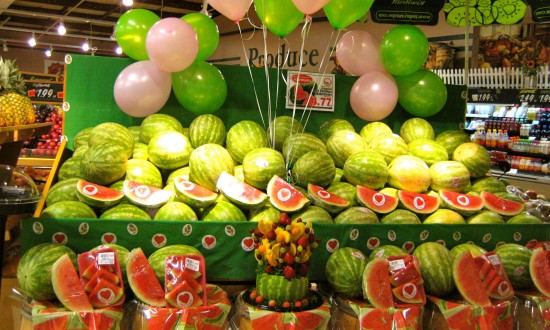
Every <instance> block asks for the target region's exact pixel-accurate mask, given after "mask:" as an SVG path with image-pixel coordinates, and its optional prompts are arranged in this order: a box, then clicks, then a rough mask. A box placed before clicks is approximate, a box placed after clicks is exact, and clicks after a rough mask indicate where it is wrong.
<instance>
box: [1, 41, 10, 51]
mask: <svg viewBox="0 0 550 330" xmlns="http://www.w3.org/2000/svg"><path fill="white" fill-rule="evenodd" d="M2 49H3V50H4V51H5V52H7V51H8V50H9V49H8V43H7V42H5V41H4V44H3V45H2Z"/></svg>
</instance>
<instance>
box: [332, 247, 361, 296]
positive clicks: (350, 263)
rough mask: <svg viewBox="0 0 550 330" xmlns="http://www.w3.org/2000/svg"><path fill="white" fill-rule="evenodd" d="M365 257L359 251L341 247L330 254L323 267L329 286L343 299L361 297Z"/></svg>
mask: <svg viewBox="0 0 550 330" xmlns="http://www.w3.org/2000/svg"><path fill="white" fill-rule="evenodd" d="M367 261H368V259H367V257H366V256H365V255H364V254H363V252H361V250H359V249H356V248H352V247H343V248H340V249H338V250H336V251H335V252H334V253H333V254H331V255H330V256H329V258H328V260H327V263H326V265H325V273H326V276H327V281H328V283H329V285H330V286H331V287H332V288H333V289H334V291H336V292H338V293H339V294H340V295H342V296H343V297H345V298H358V297H361V296H362V295H363V271H364V269H365V267H366V265H367Z"/></svg>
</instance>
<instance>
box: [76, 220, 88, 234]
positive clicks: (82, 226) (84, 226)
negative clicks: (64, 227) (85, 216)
mask: <svg viewBox="0 0 550 330" xmlns="http://www.w3.org/2000/svg"><path fill="white" fill-rule="evenodd" d="M89 230H90V226H89V225H88V223H87V222H83V223H81V224H80V225H79V226H78V232H79V233H80V235H86V234H87V233H88V231H89Z"/></svg>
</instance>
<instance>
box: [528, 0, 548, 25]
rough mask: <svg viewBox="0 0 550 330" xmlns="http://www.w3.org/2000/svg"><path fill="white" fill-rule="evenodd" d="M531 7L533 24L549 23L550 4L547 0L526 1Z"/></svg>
mask: <svg viewBox="0 0 550 330" xmlns="http://www.w3.org/2000/svg"><path fill="white" fill-rule="evenodd" d="M527 3H528V4H529V6H531V16H532V19H533V22H541V23H542V22H550V3H549V2H548V0H527Z"/></svg>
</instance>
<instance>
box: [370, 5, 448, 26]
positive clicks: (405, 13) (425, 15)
mask: <svg viewBox="0 0 550 330" xmlns="http://www.w3.org/2000/svg"><path fill="white" fill-rule="evenodd" d="M444 4H445V0H429V1H428V0H376V1H374V3H373V5H372V7H371V9H370V15H371V18H372V20H373V21H374V22H376V23H383V24H412V25H437V23H438V21H439V11H441V9H442V8H443V5H444Z"/></svg>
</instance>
